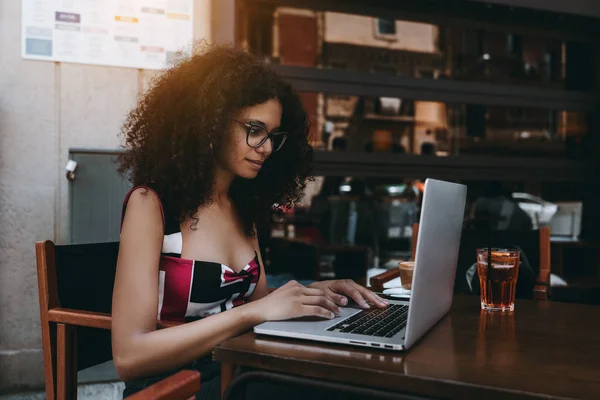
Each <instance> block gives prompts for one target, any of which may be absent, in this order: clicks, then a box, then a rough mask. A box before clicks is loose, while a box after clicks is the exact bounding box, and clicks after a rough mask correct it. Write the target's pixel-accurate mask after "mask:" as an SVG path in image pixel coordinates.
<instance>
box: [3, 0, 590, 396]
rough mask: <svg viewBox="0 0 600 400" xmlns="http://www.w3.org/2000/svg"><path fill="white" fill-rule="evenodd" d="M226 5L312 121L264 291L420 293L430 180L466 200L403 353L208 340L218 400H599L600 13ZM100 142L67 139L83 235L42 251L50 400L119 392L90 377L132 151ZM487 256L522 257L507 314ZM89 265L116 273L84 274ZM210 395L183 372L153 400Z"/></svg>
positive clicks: (491, 3) (261, 1) (417, 4)
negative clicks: (261, 396)
mask: <svg viewBox="0 0 600 400" xmlns="http://www.w3.org/2000/svg"><path fill="white" fill-rule="evenodd" d="M227 3H228V4H229V3H231V4H230V7H229V8H227V7H224V6H223V7H222V9H221V10H220V11H219V13H217V14H218V15H217V16H216V17H214V20H213V23H216V25H219V24H221V25H222V26H225V25H226V24H231V25H232V27H233V30H232V32H233V44H234V45H235V46H237V47H240V48H242V49H244V50H246V51H248V52H250V53H252V54H254V55H256V56H257V57H259V58H261V59H262V60H264V61H265V62H266V63H268V64H269V65H270V66H271V67H272V68H274V69H275V70H276V71H277V72H278V73H279V74H281V75H282V76H283V77H284V78H285V79H286V80H287V81H288V82H290V83H291V84H292V86H293V87H294V88H295V89H296V90H297V91H298V93H299V95H300V97H301V99H302V103H303V106H304V108H305V109H306V111H307V113H308V116H309V119H310V123H311V124H310V144H311V146H312V147H313V155H312V156H313V165H312V173H313V177H312V178H311V179H310V180H309V181H308V182H307V186H306V190H305V193H304V197H303V199H302V201H300V202H299V203H297V204H293V205H292V206H286V205H279V204H275V205H274V206H273V211H272V214H271V216H270V219H269V220H268V221H264V222H263V223H262V225H261V226H260V227H259V229H258V236H259V243H260V250H261V254H262V260H263V263H264V267H265V271H266V274H267V282H268V286H269V288H270V289H276V288H278V287H281V286H283V285H285V284H286V283H288V282H289V281H291V280H297V281H298V282H299V283H301V284H303V285H304V284H309V283H311V282H315V281H322V280H327V279H349V280H353V281H354V282H357V283H359V284H361V285H363V286H365V287H367V288H369V289H371V290H373V291H375V292H377V293H381V294H382V295H386V293H387V297H385V298H387V299H390V300H393V299H394V294H395V293H402V296H404V297H401V298H402V299H404V300H407V301H409V300H410V289H411V279H412V276H413V275H412V274H414V273H416V272H415V271H417V270H418V269H419V268H423V269H424V268H427V267H426V266H422V265H421V264H418V261H417V259H415V257H416V254H417V253H418V248H417V245H418V242H419V240H425V239H423V238H420V236H419V231H420V229H423V232H422V233H423V234H427V233H426V231H425V230H424V229H425V228H424V227H423V228H420V227H421V223H422V221H423V218H424V214H423V213H422V212H421V211H422V209H423V205H424V194H425V193H426V187H427V186H426V185H427V184H428V183H427V182H428V181H429V182H431V181H432V180H435V181H440V180H441V181H445V182H451V183H455V184H460V185H464V187H465V188H466V200H465V207H464V218H463V221H462V227H461V237H460V240H459V242H460V245H459V250H458V253H457V257H454V258H455V259H456V261H455V262H454V263H453V264H455V265H456V273H455V277H454V283H453V285H452V287H453V290H452V296H451V297H452V301H451V303H452V304H451V307H450V309H449V311H448V312H447V313H444V315H443V316H441V317H440V318H439V321H436V322H435V323H434V324H433V325H432V327H431V328H430V329H428V330H427V332H426V333H424V334H423V335H422V337H421V338H420V339H419V340H418V341H417V342H416V343H415V344H414V345H413V346H412V347H411V348H410V349H407V350H406V351H388V350H386V349H383V348H377V346H375V345H371V346H368V342H367V346H351V345H348V344H339V343H323V342H318V341H311V340H303V339H298V338H285V337H271V336H268V335H267V336H263V335H259V334H256V333H254V332H247V333H244V334H242V335H240V336H237V337H234V338H231V339H228V340H226V341H225V342H223V343H221V344H219V345H217V346H216V347H215V349H214V350H213V356H212V357H213V359H214V360H217V361H219V362H220V363H221V365H222V367H221V382H222V386H221V395H222V398H227V399H237V398H243V393H244V390H246V387H247V386H248V385H249V384H250V383H251V382H256V381H264V382H267V383H275V384H279V385H284V386H288V387H292V388H298V390H309V393H310V390H315V391H316V392H319V393H321V392H323V391H325V392H328V393H332V395H331V398H379V399H598V398H600V367H599V366H598V360H600V335H599V334H598V332H599V331H600V229H598V226H599V225H600V174H598V167H599V164H598V163H599V162H600V161H599V160H600V157H598V155H599V154H600V138H599V137H598V133H597V131H598V130H599V129H600V45H599V42H598V38H599V37H600V28H599V27H600V3H598V4H597V3H596V2H591V1H584V0H571V1H569V2H566V1H560V0H546V1H544V2H536V1H530V0H470V1H463V0H460V1H459V0H453V1H448V0H445V1H442V0H421V1H416V0H396V1H394V0H372V1H369V2H364V1H326V0H302V1H300V0H236V1H232V2H227ZM212 4H213V8H218V7H220V5H222V4H225V3H220V2H213V3H212ZM215 4H216V5H215ZM228 12H229V13H228ZM215 21H216V22H215ZM101 147H102V146H100V145H95V144H92V145H91V146H89V147H85V146H79V147H72V148H69V150H68V159H69V160H70V162H71V167H73V166H75V165H76V166H77V167H76V169H75V167H73V169H72V170H71V171H69V170H67V173H66V175H67V177H66V179H68V180H69V183H68V184H69V187H70V189H69V190H70V198H69V199H70V200H69V201H70V203H69V212H70V227H69V232H70V233H69V238H68V241H67V242H65V243H60V245H59V244H57V245H56V247H54V243H51V244H49V243H48V242H38V244H37V245H36V252H37V253H36V254H37V259H36V262H37V279H38V283H39V290H40V291H39V309H40V315H41V326H42V328H41V331H42V346H41V347H42V353H43V358H44V363H43V364H44V389H42V390H43V391H44V392H43V396H44V398H48V399H54V398H58V399H65V398H76V397H78V396H79V397H82V398H85V397H86V396H87V397H89V398H100V397H102V398H113V397H111V395H107V394H106V393H104V392H102V393H104V394H102V395H100V394H98V393H100V392H97V393H96V392H94V391H93V390H92V389H89V390H88V389H82V388H84V387H85V388H88V387H94V385H96V386H98V385H100V383H101V384H108V383H110V384H116V385H119V384H121V383H120V382H119V380H118V379H116V378H110V377H109V378H97V379H96V378H95V377H96V376H99V374H100V375H102V373H104V374H108V375H109V376H110V374H111V372H110V371H112V370H111V368H114V367H111V355H110V327H111V316H110V308H109V305H110V296H111V293H112V292H111V291H112V287H110V285H111V284H112V280H111V279H114V248H113V247H110V243H114V242H118V238H119V232H118V226H116V225H115V224H114V223H110V222H108V221H109V220H110V219H111V218H118V215H119V214H118V213H119V212H120V211H121V210H120V203H119V202H118V201H119V199H120V198H122V196H123V195H124V193H126V191H127V190H129V188H130V186H128V183H127V182H124V181H123V180H122V178H121V177H120V176H118V174H117V173H116V170H115V169H114V166H113V164H111V160H113V159H114V157H115V155H118V153H119V150H118V149H116V148H101ZM65 161H66V160H65ZM115 199H116V200H115ZM90 210H93V211H90ZM427 232H432V231H431V230H428V231H427ZM427 243H429V244H431V243H432V241H431V240H429V241H427ZM61 245H62V246H65V247H69V246H70V247H69V249H70V250H68V251H66V250H65V251H62V250H60V247H61ZM31 246H33V243H32V244H31ZM421 246H423V245H421ZM432 247H434V248H430V249H426V250H427V251H429V252H432V253H434V252H436V251H440V249H436V248H435V247H436V246H432ZM488 247H492V248H503V249H504V248H512V249H518V251H519V252H520V255H521V256H520V261H519V260H517V262H516V263H517V265H520V269H519V272H518V277H517V278H515V279H516V284H515V286H516V289H515V288H513V289H512V290H513V293H512V296H513V300H512V302H513V303H512V304H513V306H512V307H510V309H504V308H503V309H502V310H500V311H489V310H487V309H486V308H485V307H484V303H485V302H486V301H488V300H489V299H486V298H485V296H486V295H485V294H484V291H485V290H492V289H489V288H487V289H484V287H483V285H484V283H485V282H484V281H485V279H484V280H483V281H481V271H480V270H478V267H479V261H480V260H479V259H478V258H477V257H478V256H477V254H478V253H477V251H478V249H481V248H488ZM418 254H425V250H424V249H421V252H419V253H418ZM488 256H489V258H488V259H487V262H489V263H488V264H487V266H488V267H490V266H491V265H492V264H490V263H491V259H492V257H493V256H492V255H486V256H484V258H482V259H481V260H484V261H483V264H484V266H485V265H486V264H485V263H486V261H485V260H486V257H488ZM69 257H70V258H69ZM111 257H112V258H111ZM420 257H423V256H420ZM84 258H85V259H90V258H93V260H94V261H93V263H92V264H94V265H95V268H96V269H99V270H100V269H103V266H106V268H108V264H110V265H113V266H112V268H113V269H112V274H113V275H110V274H109V275H108V276H107V275H106V274H105V273H104V272H98V271H94V270H90V268H86V269H85V271H82V270H81V269H78V268H76V267H75V266H76V265H78V263H80V262H81V261H82V260H83V259H84ZM411 262H412V263H411ZM494 265H495V264H494ZM106 268H104V269H103V270H106ZM108 269H109V270H110V268H108ZM403 269H406V270H410V274H408V272H406V271H405V270H403ZM478 274H479V279H478ZM424 275H425V274H423V275H422V278H421V279H425V277H424ZM427 279H435V276H431V275H429V276H427ZM490 279H491V278H490ZM82 280H84V281H85V283H81V282H82ZM57 282H58V284H57ZM74 282H78V283H74ZM107 282H108V283H107ZM492 282H493V281H492V280H488V284H489V285H492V284H495V283H492ZM102 285H104V289H102V288H101V286H102ZM107 288H108V289H107ZM90 291H93V292H95V293H97V294H98V298H99V299H105V300H104V301H103V300H98V301H94V302H90V301H89V300H87V299H85V298H82V297H85V296H84V293H86V292H87V293H89V292H90ZM435 296H436V294H435V293H430V297H435ZM397 298H400V297H397ZM429 301H434V299H430V300H429ZM107 304H108V306H107ZM411 318H412V317H411ZM414 318H418V316H415V317H414ZM159 327H162V328H168V324H167V323H164V324H162V325H161V323H160V321H159ZM362 344H365V343H362ZM94 371H96V372H94ZM97 371H104V372H102V373H99V372H97ZM106 371H109V372H106ZM0 375H1V373H0ZM90 377H91V378H90ZM82 379H84V380H82ZM85 379H88V380H89V381H85ZM99 381H100V383H98V382H99ZM90 382H91V383H90ZM86 385H87V386H86ZM201 385H202V383H201V377H200V376H198V375H197V374H194V373H193V372H191V371H187V372H186V371H183V372H181V373H179V374H176V375H175V376H172V377H170V378H168V379H165V381H163V382H158V383H156V384H155V385H153V386H151V387H150V388H148V389H146V390H145V391H144V392H143V393H141V394H138V396H139V397H138V398H148V399H154V398H156V399H167V398H168V399H179V398H181V399H185V398H190V397H192V396H193V394H194V393H195V392H197V391H198V388H199V387H200V386H201ZM86 390H88V392H86ZM90 390H91V392H90ZM94 390H95V389H94ZM98 390H99V389H98ZM111 390H112V389H111ZM92 392H93V393H95V395H90V394H89V393H92ZM117 392H118V391H115V393H117ZM316 392H315V393H316ZM86 393H87V394H86ZM13 396H17V397H15V398H19V397H18V394H13ZM95 396H100V397H95ZM116 396H117V397H115V398H120V397H119V396H120V392H119V394H117V395H116ZM336 396H338V397H336ZM0 398H3V397H2V396H0ZM22 398H25V397H22ZM27 398H29V397H27ZM132 398H133V397H132Z"/></svg>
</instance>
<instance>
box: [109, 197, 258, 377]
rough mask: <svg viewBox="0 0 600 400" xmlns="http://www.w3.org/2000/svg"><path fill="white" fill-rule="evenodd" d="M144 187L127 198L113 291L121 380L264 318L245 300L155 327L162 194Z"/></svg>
mask: <svg viewBox="0 0 600 400" xmlns="http://www.w3.org/2000/svg"><path fill="white" fill-rule="evenodd" d="M144 190H145V189H138V190H136V191H134V192H133V193H132V195H131V197H130V199H129V203H128V206H127V209H126V213H125V218H124V221H123V229H122V233H121V244H120V249H119V257H118V261H117V273H116V277H115V286H114V293H113V309H112V345H113V358H114V362H115V366H116V368H117V372H118V373H119V376H120V377H121V379H123V380H130V379H133V378H136V377H140V376H146V375H150V374H153V373H158V372H163V371H167V370H170V369H172V368H176V367H179V366H182V365H185V364H187V363H189V362H191V361H193V360H195V359H197V358H199V357H201V356H203V355H205V354H207V353H209V352H210V351H211V350H212V348H213V347H214V346H215V345H216V344H217V343H219V342H221V341H223V340H224V339H227V338H229V337H232V336H234V335H237V334H239V333H241V332H243V331H245V330H247V329H249V328H251V327H252V326H254V325H256V324H258V323H260V322H262V321H263V319H262V316H261V315H260V313H258V312H255V308H253V307H245V306H242V307H237V308H235V309H233V310H231V311H228V312H225V313H220V314H218V315H214V316H211V317H209V318H205V319H203V320H199V321H196V322H192V323H187V324H183V325H181V326H176V327H173V328H169V329H163V330H156V318H157V314H158V275H159V274H158V266H159V261H160V253H161V248H162V241H163V221H162V214H161V209H160V201H159V199H158V198H157V196H156V195H155V194H154V193H152V192H150V191H146V192H144Z"/></svg>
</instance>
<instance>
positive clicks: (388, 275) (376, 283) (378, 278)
mask: <svg viewBox="0 0 600 400" xmlns="http://www.w3.org/2000/svg"><path fill="white" fill-rule="evenodd" d="M399 276H400V270H399V269H398V268H392V269H390V270H388V271H385V272H382V273H381V274H379V275H375V276H372V277H371V279H369V283H370V284H371V290H373V291H375V292H381V291H382V290H383V284H384V283H386V282H389V281H391V280H392V279H396V278H398V277H399Z"/></svg>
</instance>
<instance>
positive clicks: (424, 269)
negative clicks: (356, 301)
mask: <svg viewBox="0 0 600 400" xmlns="http://www.w3.org/2000/svg"><path fill="white" fill-rule="evenodd" d="M466 196H467V188H466V186H464V185H459V184H455V183H450V182H444V181H438V180H434V179H427V180H426V181H425V191H424V194H423V204H422V208H421V219H420V222H419V234H418V237H417V250H416V254H415V271H414V274H413V281H412V291H411V299H410V308H409V311H408V321H407V324H406V335H405V338H406V339H405V348H407V349H408V348H409V347H411V346H412V345H413V344H414V343H415V342H416V341H417V340H419V338H420V337H421V336H423V335H424V334H425V333H426V332H427V331H428V330H429V329H430V328H431V327H432V326H433V325H435V324H436V323H437V322H438V321H439V320H440V319H441V318H442V317H443V316H444V315H446V314H447V313H448V311H449V310H450V307H451V305H452V294H453V292H454V278H455V275H456V263H457V261H458V250H459V247H460V238H461V233H462V226H463V218H464V212H465V202H466ZM473 257H475V255H473Z"/></svg>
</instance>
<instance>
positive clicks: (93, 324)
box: [48, 308, 181, 330]
mask: <svg viewBox="0 0 600 400" xmlns="http://www.w3.org/2000/svg"><path fill="white" fill-rule="evenodd" d="M48 319H49V320H50V321H51V322H56V323H59V324H65V325H72V326H86V327H90V328H99V329H106V330H110V329H111V325H112V317H111V316H110V314H106V313H99V312H93V311H84V310H74V309H70V308H53V309H52V310H49V311H48ZM177 325H181V322H176V321H156V327H157V328H158V329H164V328H170V327H172V326H177Z"/></svg>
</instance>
